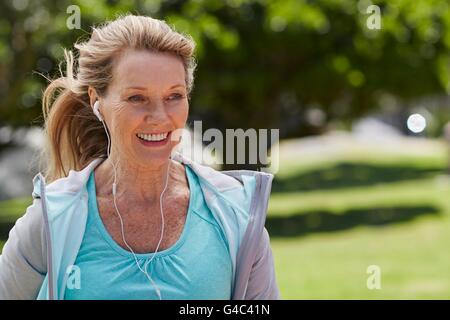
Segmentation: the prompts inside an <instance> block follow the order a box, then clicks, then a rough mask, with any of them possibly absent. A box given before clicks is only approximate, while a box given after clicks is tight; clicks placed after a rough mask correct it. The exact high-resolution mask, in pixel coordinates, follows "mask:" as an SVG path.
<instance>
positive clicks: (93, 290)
mask: <svg viewBox="0 0 450 320" xmlns="http://www.w3.org/2000/svg"><path fill="white" fill-rule="evenodd" d="M185 168H186V175H187V179H188V183H189V189H190V199H189V207H188V211H187V216H186V222H185V225H184V228H183V231H182V233H181V236H180V237H179V239H178V240H177V241H176V243H175V244H173V245H172V246H171V247H169V248H167V249H165V250H162V251H158V252H157V253H156V255H155V257H154V258H153V260H152V261H151V262H150V264H149V265H148V267H147V272H148V274H149V275H150V277H151V278H152V279H153V281H154V282H155V284H156V285H157V287H158V288H159V289H160V292H161V296H162V299H205V300H208V299H217V300H229V299H231V287H232V280H233V279H232V266H231V258H230V254H229V251H228V247H227V243H226V240H225V238H224V236H223V233H222V232H221V230H220V227H219V226H218V224H217V222H216V221H215V219H214V216H213V214H212V213H211V211H210V210H209V208H208V207H207V205H206V203H205V199H204V197H203V193H202V190H201V188H200V185H199V182H198V178H197V176H196V175H195V174H194V173H193V172H192V171H191V169H190V168H189V167H188V166H185ZM87 188H88V195H89V200H88V206H89V210H88V219H87V225H86V231H85V234H84V237H83V240H82V243H81V247H80V250H79V252H78V255H77V258H76V261H75V264H74V266H75V268H73V269H72V270H78V272H77V273H73V276H75V275H77V276H79V279H78V285H77V284H76V283H77V282H76V281H74V282H73V283H75V285H72V286H69V285H68V286H66V290H65V293H64V298H65V299H68V300H74V299H104V300H107V299H117V300H128V299H158V295H157V293H156V291H155V288H154V287H153V285H152V284H151V282H150V281H149V279H148V278H147V277H146V276H145V274H143V273H142V272H141V271H140V270H139V269H138V267H137V265H136V262H135V260H134V257H133V255H132V253H131V252H130V251H128V250H125V249H124V248H122V247H121V246H120V245H119V244H118V243H117V242H115V240H114V239H113V238H112V237H111V235H110V234H109V233H108V231H107V230H106V228H105V226H104V224H103V222H102V220H101V217H100V215H99V212H98V208H97V200H96V190H95V180H94V171H93V172H92V173H91V175H90V177H89V181H88V185H87ZM153 255H154V254H153V253H142V254H136V256H137V258H138V262H139V263H140V265H141V267H142V268H143V267H144V264H145V262H146V261H148V260H149V259H151V258H152V256H153ZM70 277H71V276H70V275H69V278H70Z"/></svg>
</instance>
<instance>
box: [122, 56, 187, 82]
mask: <svg viewBox="0 0 450 320" xmlns="http://www.w3.org/2000/svg"><path fill="white" fill-rule="evenodd" d="M184 77H185V70H184V66H183V63H182V61H181V59H180V58H178V57H177V56H176V55H174V54H170V53H165V52H151V51H148V50H127V52H125V53H124V54H123V55H121V56H120V58H119V59H118V61H117V62H116V64H115V68H114V70H113V78H114V79H115V82H116V84H117V85H120V86H126V87H149V86H155V85H156V86H163V87H167V86H173V85H175V84H184Z"/></svg>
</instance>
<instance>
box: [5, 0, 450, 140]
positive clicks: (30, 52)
mask: <svg viewBox="0 0 450 320" xmlns="http://www.w3.org/2000/svg"><path fill="white" fill-rule="evenodd" d="M372 3H373V4H376V5H378V6H379V7H380V9H381V29H379V30H370V29H369V28H368V27H367V19H368V18H369V17H370V13H367V8H368V7H369V5H370V4H372ZM72 4H75V5H78V6H79V7H80V9H81V23H82V26H81V29H79V30H76V29H75V30H69V29H68V28H67V26H66V19H67V18H68V17H69V14H68V13H67V12H66V9H67V7H68V6H69V5H72ZM0 10H1V13H0V17H1V18H0V40H1V41H0V94H1V102H0V119H1V120H0V126H1V125H4V124H9V125H12V126H18V125H28V124H30V123H31V122H32V121H34V120H36V119H37V117H38V116H39V114H40V105H39V103H40V95H41V92H42V89H43V88H44V86H45V81H44V80H43V78H42V77H41V76H39V75H37V74H36V73H33V71H38V72H42V73H44V74H49V75H50V76H54V75H55V74H56V71H57V70H58V66H57V61H59V60H60V59H61V57H62V47H66V48H70V47H71V46H72V44H73V43H74V41H76V40H77V39H79V38H80V37H87V36H88V35H89V31H90V26H91V25H92V24H95V23H99V22H103V21H105V20H107V19H113V18H114V17H115V16H116V15H117V14H120V13H125V12H131V13H135V14H144V15H150V16H153V17H156V18H162V19H166V20H167V21H168V22H169V23H170V24H172V25H174V26H175V27H176V29H177V30H178V31H181V32H185V33H189V34H191V35H192V36H193V37H194V39H195V40H196V41H197V43H198V60H199V67H198V70H197V75H196V76H197V77H196V83H195V88H194V93H193V98H192V102H191V106H192V117H193V118H194V119H195V118H201V119H204V120H205V124H204V129H207V128H208V127H217V128H221V129H224V128H238V127H240V128H244V129H245V128H249V127H252V128H280V134H281V137H293V136H302V135H308V134H314V133H317V132H320V131H321V130H322V129H323V128H324V127H325V126H326V124H327V123H330V122H332V121H334V120H336V119H337V120H340V121H351V120H352V119H354V118H355V117H360V116H362V115H364V114H366V113H367V112H369V111H371V110H372V109H373V108H377V107H380V106H381V104H380V103H379V101H380V99H381V98H382V97H383V96H385V95H389V96H391V97H395V99H398V101H400V103H401V104H404V105H408V103H409V102H410V101H412V100H413V99H416V98H418V97H422V96H427V95H431V94H434V95H436V94H446V93H448V92H450V54H449V49H450V3H449V2H448V0H396V1H388V0H379V1H373V2H370V1H359V2H358V1H354V0H316V1H308V0H284V1H273V0H270V1H269V0H225V1H224V0H188V1H181V0H170V1H158V0H156V1H144V0H124V1H113V0H109V1H87V0H78V1H65V0H59V1H56V0H35V1H27V0H20V1H19V0H8V1H3V2H2V3H1V4H0Z"/></svg>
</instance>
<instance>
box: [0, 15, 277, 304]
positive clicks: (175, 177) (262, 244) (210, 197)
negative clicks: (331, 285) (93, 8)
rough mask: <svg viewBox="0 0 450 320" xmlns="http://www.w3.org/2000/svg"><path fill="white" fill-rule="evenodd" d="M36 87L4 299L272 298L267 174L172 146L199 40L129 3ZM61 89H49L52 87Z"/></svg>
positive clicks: (4, 261) (5, 264)
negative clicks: (37, 165) (30, 185)
mask: <svg viewBox="0 0 450 320" xmlns="http://www.w3.org/2000/svg"><path fill="white" fill-rule="evenodd" d="M75 47H76V48H77V49H78V50H79V59H78V70H77V72H76V74H75V71H74V68H73V65H74V61H73V55H72V53H71V52H66V62H67V73H66V76H62V77H61V78H59V79H56V80H54V81H53V82H51V83H50V84H49V86H48V88H47V89H46V91H45V92H44V97H43V106H44V115H45V129H46V135H47V138H48V148H47V149H48V150H47V152H46V172H45V178H44V176H43V175H42V174H38V175H36V176H35V178H34V180H33V182H34V191H33V198H34V201H33V204H32V205H31V206H30V207H28V209H27V211H26V213H25V215H24V216H23V217H21V218H20V219H19V220H18V221H17V222H16V225H15V226H14V228H13V229H12V230H11V232H10V235H9V239H8V241H7V242H6V244H5V246H4V249H3V254H2V256H0V299H35V298H37V299H278V298H279V292H278V288H277V284H276V280H275V273H274V265H273V257H272V252H271V248H270V242H269V235H268V233H267V230H266V229H265V228H264V222H265V217H266V210H267V203H268V198H269V194H270V186H271V181H272V176H271V175H270V174H264V173H260V172H252V171H245V170H242V171H228V172H219V171H216V170H213V169H211V168H208V167H205V166H202V165H200V164H197V163H195V162H193V161H190V160H189V159H187V158H186V157H184V156H183V155H181V154H180V153H178V152H176V151H175V147H176V146H177V144H178V143H179V142H180V134H179V132H180V130H182V129H183V128H184V126H185V123H186V121H187V117H188V108H189V106H188V98H189V94H190V92H191V89H192V84H193V73H194V69H195V60H194V57H193V51H194V42H193V41H192V39H191V38H190V37H187V36H184V35H182V34H179V33H177V32H175V31H174V30H172V29H171V28H170V27H169V26H168V25H167V24H166V23H165V22H163V21H160V20H156V19H152V18H149V17H143V16H133V15H127V16H124V17H121V18H119V19H117V20H115V21H112V22H109V23H107V24H105V25H103V26H102V27H100V28H94V29H93V33H92V36H91V38H90V39H89V41H87V42H85V43H79V44H76V45H75ZM56 93H59V95H57V96H56V98H54V97H55V94H56Z"/></svg>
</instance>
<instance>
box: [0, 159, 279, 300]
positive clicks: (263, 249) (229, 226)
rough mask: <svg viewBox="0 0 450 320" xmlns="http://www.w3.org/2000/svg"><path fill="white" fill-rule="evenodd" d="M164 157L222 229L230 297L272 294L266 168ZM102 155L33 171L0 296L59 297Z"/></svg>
mask: <svg viewBox="0 0 450 320" xmlns="http://www.w3.org/2000/svg"><path fill="white" fill-rule="evenodd" d="M172 159H173V160H175V161H178V162H180V163H183V164H185V165H187V166H189V167H190V168H191V169H192V171H193V172H194V173H195V174H196V175H197V177H198V179H199V182H200V186H201V188H202V191H203V194H204V198H205V201H206V204H207V206H208V207H209V209H210V210H211V212H212V213H213V215H214V217H215V218H216V220H217V222H218V224H219V226H220V227H221V229H222V231H223V234H224V235H225V238H226V241H227V243H228V248H229V252H230V256H231V261H232V274H233V277H234V283H233V287H232V299H234V300H256V299H258V300H259V299H280V294H279V290H278V287H277V283H276V279H275V271H274V261H273V256H272V250H271V247H270V239H269V234H268V232H267V230H266V228H265V227H264V224H265V220H266V212H267V206H268V201H269V197H270V190H271V184H272V179H273V175H271V174H269V173H263V172H258V171H250V170H233V171H217V170H214V169H212V168H210V167H207V166H203V165H200V164H198V163H196V162H194V161H191V160H190V159H188V158H186V157H184V156H183V155H182V154H180V153H178V152H176V153H174V155H173V156H172ZM103 160H104V159H102V158H98V159H95V160H93V161H92V162H91V163H90V164H89V165H88V166H86V167H85V168H84V169H82V170H80V171H74V170H71V171H70V172H69V175H68V176H67V177H65V178H60V179H58V180H55V181H53V182H52V183H50V184H48V185H46V184H45V180H44V177H43V176H42V174H41V173H38V174H37V175H36V176H35V177H34V179H33V185H34V190H33V199H34V200H33V203H32V205H30V206H29V207H28V208H27V210H26V213H25V215H24V216H22V217H21V218H19V219H18V220H17V222H16V224H15V226H14V227H13V228H12V230H11V231H10V233H9V238H8V241H7V242H6V243H5V246H4V248H3V252H2V255H0V299H50V300H60V299H63V297H64V290H65V288H66V284H67V279H68V276H69V274H70V270H71V266H72V265H73V264H74V263H75V259H76V257H77V254H78V250H79V248H80V245H81V242H82V239H83V235H84V231H85V227H86V222H87V215H88V192H87V181H88V179H89V175H90V173H91V172H92V171H93V170H94V168H95V167H96V166H97V165H99V164H100V163H101V162H102V161H103Z"/></svg>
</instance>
